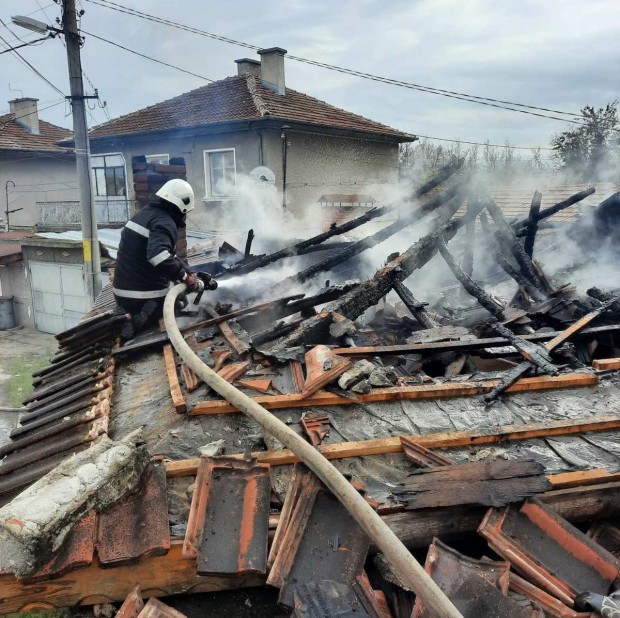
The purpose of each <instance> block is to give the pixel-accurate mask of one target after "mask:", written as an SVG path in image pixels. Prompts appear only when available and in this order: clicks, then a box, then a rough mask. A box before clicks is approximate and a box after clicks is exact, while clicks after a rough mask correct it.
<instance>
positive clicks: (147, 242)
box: [113, 202, 189, 334]
mask: <svg viewBox="0 0 620 618" xmlns="http://www.w3.org/2000/svg"><path fill="white" fill-rule="evenodd" d="M184 218H185V217H184V215H183V214H181V213H180V212H179V211H178V209H176V208H175V207H174V205H172V204H167V203H165V202H161V203H159V204H150V205H149V206H147V207H146V208H143V209H142V210H139V211H138V212H137V213H136V214H135V215H134V216H133V217H132V218H131V219H130V220H129V221H128V222H127V223H126V224H125V227H124V228H123V231H122V232H121V241H120V246H119V249H118V256H117V260H116V267H115V269H114V285H113V292H114V297H115V299H116V302H117V303H118V304H119V305H120V306H121V307H122V308H123V309H124V310H126V311H127V312H128V313H131V314H132V315H133V316H135V317H134V326H135V327H137V328H136V330H141V329H142V328H145V327H146V326H147V325H150V324H154V323H155V322H156V321H157V320H158V319H159V318H160V317H161V314H162V308H163V303H164V299H165V297H166V294H167V293H168V290H169V288H170V282H171V281H181V280H185V279H186V278H187V275H188V274H189V268H188V267H187V266H186V264H184V263H183V262H182V261H181V260H180V259H179V258H178V257H177V256H176V255H175V251H176V244H177V238H178V228H179V227H181V226H183V225H184ZM140 314H142V315H140ZM130 334H131V333H130Z"/></svg>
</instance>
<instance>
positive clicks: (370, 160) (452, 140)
mask: <svg viewBox="0 0 620 618" xmlns="http://www.w3.org/2000/svg"><path fill="white" fill-rule="evenodd" d="M87 1H88V2H90V1H92V0H87ZM82 32H83V33H84V34H86V35H88V36H92V37H93V38H95V39H99V40H101V41H104V42H105V43H109V44H110V45H114V46H115V47H119V48H120V49H123V50H125V51H128V52H130V53H132V54H135V55H137V56H141V57H142V58H146V59H147V60H151V61H153V62H157V63H158V64H163V65H164V66H167V67H170V68H173V69H177V70H178V71H182V72H183V73H188V74H189V75H193V76H194V77H200V78H201V79H204V80H206V81H209V82H214V81H216V80H213V79H210V78H208V77H204V76H203V75H198V74H196V73H192V72H191V71H187V70H186V69H183V68H181V67H178V66H176V65H173V64H169V63H167V62H162V61H161V60H157V59H156V58H152V57H150V56H147V55H145V54H142V53H140V52H137V51H135V50H133V49H130V48H128V47H125V46H124V45H121V44H119V43H115V42H114V41H110V40H108V39H105V38H104V37H101V36H99V35H97V34H93V33H92V32H87V31H86V30H82ZM87 79H88V78H87ZM88 81H89V83H90V85H91V87H93V88H94V86H93V84H92V82H91V81H90V80H88ZM104 109H105V108H104ZM108 120H110V116H109V114H108ZM415 137H421V138H424V139H432V140H438V141H444V142H454V143H461V144H468V145H476V146H489V147H493V148H511V149H514V150H530V151H531V150H538V149H540V150H553V148H546V147H544V146H512V145H506V144H489V143H487V142H470V141H465V140H459V139H447V138H442V137H431V136H429V135H418V134H415ZM301 148H304V149H305V150H309V151H314V152H319V151H315V150H314V149H312V148H307V147H305V146H301ZM320 154H321V155H323V156H333V157H334V158H338V159H342V158H345V159H347V160H350V161H367V162H372V161H373V160H374V159H364V158H363V157H362V158H359V157H358V158H353V157H342V156H340V155H328V154H327V155H326V153H325V152H320ZM377 156H385V157H391V156H393V155H389V154H383V153H375V154H374V155H373V157H377Z"/></svg>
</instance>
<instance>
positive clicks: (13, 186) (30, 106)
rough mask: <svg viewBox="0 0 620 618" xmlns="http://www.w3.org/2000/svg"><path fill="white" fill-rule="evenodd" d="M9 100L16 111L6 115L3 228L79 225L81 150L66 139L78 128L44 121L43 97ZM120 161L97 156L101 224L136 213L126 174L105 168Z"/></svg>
mask: <svg viewBox="0 0 620 618" xmlns="http://www.w3.org/2000/svg"><path fill="white" fill-rule="evenodd" d="M9 105H10V109H11V113H9V114H5V115H4V116H0V189H4V195H3V196H2V198H0V203H2V208H1V210H2V212H1V213H0V219H2V223H1V229H4V230H6V229H8V228H10V229H12V230H13V229H33V228H36V229H71V228H78V227H79V226H80V221H81V209H80V203H79V197H78V196H79V193H78V187H77V171H76V162H75V154H74V151H73V148H72V147H69V146H68V144H67V143H66V141H67V140H69V139H71V137H72V135H73V133H72V132H71V131H70V130H69V129H64V128H63V127H59V126H56V125H54V124H51V123H49V122H45V121H44V120H41V119H40V118H39V113H38V108H37V99H33V98H22V99H15V100H13V101H9ZM63 142H65V143H64V144H63ZM114 162H115V160H114V158H108V157H106V158H104V157H93V159H92V168H93V175H92V178H93V193H94V195H95V205H96V210H97V221H98V223H99V225H120V224H123V223H124V222H125V221H127V219H128V217H129V214H130V208H129V202H128V201H127V197H126V193H127V190H126V184H125V176H124V174H121V173H118V174H116V175H115V174H114V168H111V169H112V171H111V173H110V171H107V172H106V169H105V167H106V163H107V165H108V166H109V167H110V166H111V165H112V164H113V163H114ZM123 169H124V168H123ZM7 210H8V211H9V213H8V214H7V212H6V211H7ZM11 211H14V212H11ZM7 218H8V224H7Z"/></svg>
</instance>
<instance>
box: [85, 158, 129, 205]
mask: <svg viewBox="0 0 620 618" xmlns="http://www.w3.org/2000/svg"><path fill="white" fill-rule="evenodd" d="M91 167H92V170H93V189H94V193H95V195H97V196H104V197H112V196H122V197H125V196H126V195H127V184H126V182H125V159H124V158H123V155H122V154H111V155H95V156H92V157H91Z"/></svg>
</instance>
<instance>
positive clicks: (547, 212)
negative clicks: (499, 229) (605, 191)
mask: <svg viewBox="0 0 620 618" xmlns="http://www.w3.org/2000/svg"><path fill="white" fill-rule="evenodd" d="M595 192H596V189H595V188H594V187H590V188H589V189H586V190H585V191H579V193H575V195H571V197H569V198H568V199H566V200H564V201H563V202H558V203H557V204H555V205H553V206H550V207H549V208H545V209H544V210H541V211H540V212H539V214H538V221H542V220H543V219H548V218H549V217H552V216H553V215H555V214H556V213H558V212H560V211H562V210H565V209H566V208H568V207H569V206H572V205H573V204H576V203H577V202H581V201H582V200H585V199H586V197H588V196H589V195H592V194H593V193H595ZM528 223H529V216H528V217H527V218H526V219H520V220H519V221H516V222H514V223H513V224H512V227H513V229H514V230H515V232H516V233H517V235H519V236H523V235H524V234H525V230H526V229H527V226H528Z"/></svg>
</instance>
